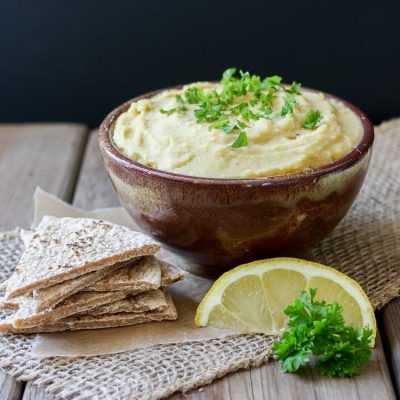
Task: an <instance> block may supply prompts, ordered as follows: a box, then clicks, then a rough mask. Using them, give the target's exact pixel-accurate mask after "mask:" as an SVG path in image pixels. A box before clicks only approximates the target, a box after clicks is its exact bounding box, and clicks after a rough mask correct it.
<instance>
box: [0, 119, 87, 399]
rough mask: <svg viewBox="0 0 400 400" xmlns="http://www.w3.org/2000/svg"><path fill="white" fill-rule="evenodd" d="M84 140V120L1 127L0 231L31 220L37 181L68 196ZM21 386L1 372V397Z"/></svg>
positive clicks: (20, 389) (17, 395)
mask: <svg viewBox="0 0 400 400" xmlns="http://www.w3.org/2000/svg"><path fill="white" fill-rule="evenodd" d="M86 141H87V130H86V128H85V127H84V126H83V125H77V124H26V125H11V124H10V125H1V126H0V177H1V178H0V230H7V229H12V228H14V227H16V226H28V225H29V224H30V220H31V216H32V195H33V193H34V190H35V188H36V186H38V185H39V186H41V187H42V188H43V189H45V190H47V191H49V192H51V193H53V194H55V195H57V196H59V197H61V198H63V199H66V200H70V199H71V196H72V193H73V190H74V187H75V183H76V177H77V174H78V171H79V166H80V162H81V158H82V153H83V149H84V147H85V144H86ZM28 385H29V384H28ZM24 387H25V384H24V383H22V382H17V381H16V380H15V379H13V378H11V377H10V376H8V375H6V374H5V373H4V372H0V388H1V389H0V399H4V400H6V399H7V400H8V399H19V398H21V395H22V392H23V389H24Z"/></svg>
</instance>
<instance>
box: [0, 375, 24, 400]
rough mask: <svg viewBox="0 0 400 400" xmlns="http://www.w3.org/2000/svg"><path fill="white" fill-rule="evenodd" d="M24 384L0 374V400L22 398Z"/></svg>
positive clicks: (17, 399)
mask: <svg viewBox="0 0 400 400" xmlns="http://www.w3.org/2000/svg"><path fill="white" fill-rule="evenodd" d="M24 388H25V384H24V383H23V382H18V381H17V380H16V379H14V378H12V377H11V376H10V375H7V374H5V373H4V372H1V374H0V399H2V400H3V399H4V400H19V399H20V398H21V397H22V393H23V391H24Z"/></svg>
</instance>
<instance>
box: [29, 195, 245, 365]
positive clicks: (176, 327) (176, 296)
mask: <svg viewBox="0 0 400 400" xmlns="http://www.w3.org/2000/svg"><path fill="white" fill-rule="evenodd" d="M44 215H53V216H57V217H91V218H101V219H104V220H107V221H110V222H114V223H117V224H120V225H125V226H128V227H129V228H131V229H134V230H140V229H139V228H138V227H137V226H136V225H135V223H134V222H133V221H132V219H131V218H130V216H129V215H128V213H127V212H126V211H125V209H123V208H122V207H112V208H103V209H96V210H92V211H84V210H81V209H78V208H75V207H72V206H71V205H69V204H67V203H65V202H63V201H62V200H60V199H58V198H56V197H54V196H53V195H50V194H48V193H46V192H44V191H43V190H41V189H39V188H38V189H36V192H35V196H34V218H33V224H32V226H33V227H35V226H36V225H37V224H38V223H39V222H40V221H41V219H42V218H43V216H44ZM157 257H159V258H161V259H163V260H166V261H169V262H171V263H173V264H175V265H177V266H179V267H186V268H185V269H189V268H190V265H187V264H188V263H187V262H186V261H185V260H184V259H182V258H180V257H179V256H177V255H175V254H173V253H172V252H170V251H167V250H164V249H162V250H161V251H160V252H159V253H157ZM212 283H213V281H212V280H209V279H204V278H200V277H198V276H195V275H193V274H189V273H188V274H187V276H186V278H185V280H184V281H182V282H178V283H176V284H174V285H172V286H170V287H169V288H168V290H169V292H170V293H171V295H172V298H173V300H174V303H175V306H176V308H177V310H178V320H177V321H167V322H151V323H145V324H138V325H133V326H128V327H122V328H110V329H98V330H83V331H73V332H68V331H67V332H59V333H45V334H38V335H37V338H36V340H35V342H34V344H33V346H32V356H33V357H37V358H44V357H52V356H83V355H100V354H111V353H120V352H123V351H128V350H133V349H137V348H142V347H148V346H153V345H156V344H167V343H181V342H190V341H196V340H202V339H213V338H221V337H225V336H228V335H232V334H238V333H240V332H238V331H237V330H228V329H217V328H211V327H207V328H197V327H196V326H195V325H194V316H195V313H196V309H197V305H198V304H199V302H200V301H201V299H202V298H203V297H204V295H205V294H206V292H207V290H208V289H209V288H210V286H211V285H212Z"/></svg>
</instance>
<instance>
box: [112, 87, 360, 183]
mask: <svg viewBox="0 0 400 400" xmlns="http://www.w3.org/2000/svg"><path fill="white" fill-rule="evenodd" d="M194 86H195V87H199V88H202V89H204V90H206V91H208V90H211V89H217V91H218V90H219V88H220V85H219V84H214V83H208V82H205V83H204V82H203V83H195V84H191V85H187V86H185V87H184V88H183V89H181V90H167V91H164V92H161V93H160V94H158V95H156V96H154V97H152V98H149V99H145V100H139V101H137V102H134V103H132V105H131V106H130V108H129V109H128V111H126V112H125V113H123V114H121V115H120V116H119V118H118V119H117V121H116V124H115V129H114V134H113V138H114V142H115V144H116V146H117V148H118V149H119V150H120V151H121V152H122V153H124V154H125V155H126V156H128V157H129V158H131V159H132V160H134V161H137V162H139V163H141V164H144V165H146V166H149V167H153V168H157V169H160V170H164V171H169V172H174V173H178V174H184V175H191V176H201V177H211V178H256V177H265V176H271V175H281V174H288V173H292V172H299V171H304V170H307V169H312V168H316V167H320V166H322V165H326V164H329V163H331V162H332V161H335V160H337V159H338V158H340V157H342V156H344V155H346V154H347V153H349V152H351V151H352V150H353V149H354V147H355V146H356V145H357V143H358V142H359V141H360V138H361V134H362V126H361V121H360V119H359V118H358V117H357V115H356V114H355V113H354V112H353V111H352V110H350V109H349V108H347V107H345V106H344V105H343V104H342V103H340V102H337V101H334V100H332V99H328V98H325V97H324V95H323V94H322V93H314V92H310V91H306V90H302V91H301V93H302V95H298V96H296V102H297V105H296V107H295V108H294V112H293V114H288V115H286V116H285V117H282V116H281V114H280V110H281V108H282V105H283V100H284V97H285V95H286V93H285V92H284V91H283V90H282V91H278V92H277V93H276V96H277V97H276V98H275V100H274V102H273V112H272V114H271V116H270V118H269V119H265V118H261V119H259V120H250V121H248V122H246V123H247V125H248V127H247V128H246V134H247V138H248V146H245V147H240V148H232V147H229V145H230V144H231V143H232V141H233V140H234V139H235V137H237V133H231V134H226V133H225V132H223V131H222V130H220V129H212V130H211V131H210V130H209V125H210V124H211V123H207V122H204V123H197V122H196V118H195V115H194V110H195V109H196V108H198V106H197V105H195V104H194V105H190V104H185V106H186V107H187V109H188V110H187V111H186V112H175V113H173V114H171V115H166V114H163V113H161V112H160V110H161V109H164V110H170V109H172V108H175V107H177V102H176V95H181V96H182V97H184V92H185V90H186V89H187V88H189V87H194ZM240 101H248V98H246V97H242V98H238V99H236V103H237V102H240ZM313 109H317V110H319V111H320V112H321V114H322V120H321V121H320V123H319V124H318V125H317V126H316V127H315V128H314V129H305V128H303V127H302V124H303V122H304V120H305V118H306V116H307V114H308V112H309V111H310V110H313Z"/></svg>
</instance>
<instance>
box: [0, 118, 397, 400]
mask: <svg viewBox="0 0 400 400" xmlns="http://www.w3.org/2000/svg"><path fill="white" fill-rule="evenodd" d="M36 186H40V187H41V188H43V189H44V190H46V191H48V192H51V193H53V194H55V195H56V196H58V197H60V198H62V199H64V200H66V201H69V202H71V203H73V204H74V205H75V206H78V207H82V208H88V209H90V208H94V207H104V206H114V205H117V204H119V202H118V199H117V197H116V195H115V193H114V190H113V189H112V187H111V185H110V182H109V181H108V178H107V176H106V174H105V171H104V168H103V165H102V161H101V157H100V151H99V149H98V145H97V137H96V132H89V131H88V130H87V128H86V127H85V126H83V125H79V124H20V125H11V124H10V125H9V124H6V125H0V230H1V231H4V230H9V229H13V228H14V227H16V226H28V225H29V223H30V220H31V215H32V195H33V192H34V190H35V188H36ZM377 317H378V325H379V335H378V339H377V346H376V348H375V350H374V357H373V360H372V362H371V363H370V364H369V365H368V366H366V367H365V368H364V369H363V371H362V373H361V374H360V375H358V376H357V377H355V378H352V379H328V378H324V377H321V376H319V375H317V374H315V373H314V371H312V370H308V369H305V370H303V371H302V372H301V373H299V374H283V373H281V372H280V371H279V368H278V366H277V364H276V363H275V362H270V363H268V364H267V365H265V366H262V367H260V368H254V369H251V370H246V371H241V372H237V373H234V374H231V375H229V376H226V377H224V378H223V379H220V380H218V381H216V382H214V383H213V384H211V385H209V386H206V387H204V388H201V389H200V390H193V391H192V392H190V393H188V394H186V395H181V394H177V395H175V396H174V397H173V398H174V399H175V400H178V399H182V400H183V399H193V400H194V399H196V400H200V399H204V400H205V399H222V400H229V399H238V400H246V399H257V400H258V399H278V398H279V399H285V400H286V399H307V400H311V399H332V400H340V399H346V400H351V399H368V400H373V399H379V400H385V399H395V398H396V394H397V397H399V396H400V299H398V300H396V301H392V302H391V303H390V304H389V305H387V306H386V307H385V308H384V309H383V310H382V311H380V312H378V314H377ZM20 398H23V399H25V400H27V399H31V400H33V399H34V400H39V399H42V400H44V399H48V400H50V399H51V398H52V396H49V395H47V394H45V391H44V390H43V389H41V388H38V387H36V386H35V385H33V384H32V383H27V384H25V383H23V382H17V381H16V380H15V379H13V378H11V377H10V376H8V375H7V374H5V373H4V372H0V399H1V400H3V399H4V400H6V399H7V400H8V399H20Z"/></svg>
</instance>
